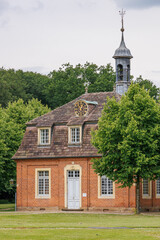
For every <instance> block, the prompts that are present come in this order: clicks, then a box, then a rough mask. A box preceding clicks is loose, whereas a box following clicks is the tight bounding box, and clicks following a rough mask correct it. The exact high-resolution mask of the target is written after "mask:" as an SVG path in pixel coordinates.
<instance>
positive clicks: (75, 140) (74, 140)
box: [71, 128, 80, 143]
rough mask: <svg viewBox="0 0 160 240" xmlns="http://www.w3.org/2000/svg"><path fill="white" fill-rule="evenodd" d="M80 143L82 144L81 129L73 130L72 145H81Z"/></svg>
mask: <svg viewBox="0 0 160 240" xmlns="http://www.w3.org/2000/svg"><path fill="white" fill-rule="evenodd" d="M79 142H80V129H79V128H71V143H79Z"/></svg>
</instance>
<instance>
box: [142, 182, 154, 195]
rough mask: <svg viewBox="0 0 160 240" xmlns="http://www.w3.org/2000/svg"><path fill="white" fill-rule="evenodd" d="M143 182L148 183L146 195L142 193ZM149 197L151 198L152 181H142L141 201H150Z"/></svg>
mask: <svg viewBox="0 0 160 240" xmlns="http://www.w3.org/2000/svg"><path fill="white" fill-rule="evenodd" d="M144 180H145V181H146V180H147V181H148V193H146V194H144V193H143V188H144ZM151 197H152V181H150V180H149V179H143V180H142V198H143V199H151Z"/></svg>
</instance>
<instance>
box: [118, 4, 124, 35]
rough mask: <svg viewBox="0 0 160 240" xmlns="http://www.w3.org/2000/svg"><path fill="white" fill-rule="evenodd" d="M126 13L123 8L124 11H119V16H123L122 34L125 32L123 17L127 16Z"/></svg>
mask: <svg viewBox="0 0 160 240" xmlns="http://www.w3.org/2000/svg"><path fill="white" fill-rule="evenodd" d="M125 13H126V11H124V10H123V8H122V11H119V14H120V15H121V21H122V28H121V32H122V33H123V32H124V25H123V17H124V15H125Z"/></svg>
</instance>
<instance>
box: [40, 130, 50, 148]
mask: <svg viewBox="0 0 160 240" xmlns="http://www.w3.org/2000/svg"><path fill="white" fill-rule="evenodd" d="M42 130H48V134H49V142H48V143H42V142H41V131H42ZM50 144H51V128H49V127H43V128H38V145H42V146H46V145H50Z"/></svg>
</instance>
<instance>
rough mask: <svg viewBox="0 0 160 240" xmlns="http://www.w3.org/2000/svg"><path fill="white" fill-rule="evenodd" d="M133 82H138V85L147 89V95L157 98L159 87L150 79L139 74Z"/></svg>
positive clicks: (159, 92) (159, 91)
mask: <svg viewBox="0 0 160 240" xmlns="http://www.w3.org/2000/svg"><path fill="white" fill-rule="evenodd" d="M134 83H139V86H141V87H144V89H146V90H147V91H149V95H150V96H151V97H153V98H154V99H155V100H158V99H159V94H160V89H159V88H158V87H156V85H154V83H153V82H152V81H150V80H147V79H143V78H142V76H141V75H140V76H139V77H138V78H137V79H136V80H135V82H134Z"/></svg>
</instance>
